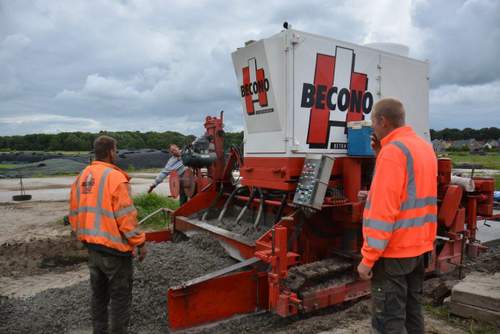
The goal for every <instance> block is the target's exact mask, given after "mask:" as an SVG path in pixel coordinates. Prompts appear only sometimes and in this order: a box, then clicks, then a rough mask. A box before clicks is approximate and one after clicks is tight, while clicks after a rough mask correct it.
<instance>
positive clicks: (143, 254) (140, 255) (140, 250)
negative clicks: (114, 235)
mask: <svg viewBox="0 0 500 334" xmlns="http://www.w3.org/2000/svg"><path fill="white" fill-rule="evenodd" d="M147 253H148V249H147V248H146V243H143V244H142V245H141V246H139V247H137V255H138V258H137V259H138V260H139V262H142V260H144V258H145V257H146V254H147Z"/></svg>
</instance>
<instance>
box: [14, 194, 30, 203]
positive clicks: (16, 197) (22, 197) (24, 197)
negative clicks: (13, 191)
mask: <svg viewBox="0 0 500 334" xmlns="http://www.w3.org/2000/svg"><path fill="white" fill-rule="evenodd" d="M30 199H31V195H14V196H12V200H13V201H16V202H20V201H29V200H30Z"/></svg>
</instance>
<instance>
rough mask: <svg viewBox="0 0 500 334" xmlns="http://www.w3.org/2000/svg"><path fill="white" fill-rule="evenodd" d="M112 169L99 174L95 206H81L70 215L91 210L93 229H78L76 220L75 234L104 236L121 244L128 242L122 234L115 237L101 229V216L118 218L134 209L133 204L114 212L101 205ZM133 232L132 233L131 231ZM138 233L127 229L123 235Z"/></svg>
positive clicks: (77, 191) (77, 193)
mask: <svg viewBox="0 0 500 334" xmlns="http://www.w3.org/2000/svg"><path fill="white" fill-rule="evenodd" d="M111 171H112V169H111V168H106V169H105V170H104V172H103V174H102V176H101V180H100V181H99V189H98V190H97V204H96V206H95V207H93V206H82V207H79V208H78V209H77V210H73V211H71V212H70V216H77V215H78V214H79V213H82V212H92V213H94V214H95V217H94V228H93V229H79V226H78V225H79V224H78V222H77V224H76V225H77V234H84V235H89V236H96V237H104V238H106V239H109V240H111V241H113V242H116V243H122V244H128V242H127V240H124V238H123V236H122V237H116V236H113V235H111V234H110V233H109V232H107V231H102V230H101V217H102V216H106V217H108V218H112V219H118V218H120V217H122V216H125V215H127V214H129V213H130V212H133V211H135V207H134V205H133V204H132V205H130V206H128V207H125V208H122V209H120V210H118V211H116V212H112V211H109V210H106V209H104V208H103V207H102V203H103V200H104V187H105V184H106V180H107V178H108V175H109V173H111ZM79 180H80V177H78V179H77V182H78V183H77V190H76V199H77V203H78V204H80V184H79ZM132 232H134V233H132ZM137 234H140V232H136V231H135V230H133V231H129V232H128V233H125V234H124V236H125V238H127V239H128V238H130V237H131V236H134V235H137Z"/></svg>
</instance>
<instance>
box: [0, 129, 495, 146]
mask: <svg viewBox="0 0 500 334" xmlns="http://www.w3.org/2000/svg"><path fill="white" fill-rule="evenodd" d="M103 134H105V135H109V136H111V137H114V138H116V140H118V147H119V148H126V149H142V148H154V149H167V148H168V145H169V144H171V143H172V144H176V145H178V146H179V147H182V146H184V145H187V144H190V143H191V142H192V141H193V140H194V139H195V136H193V135H183V134H182V133H179V132H174V131H165V132H152V131H149V132H139V131H117V132H108V131H101V132H99V133H90V132H61V133H58V134H44V133H38V134H29V135H23V136H0V150H3V151H7V150H11V151H90V150H92V144H93V142H94V140H95V139H96V138H97V136H100V135H103ZM431 138H432V139H443V140H461V139H476V140H481V141H484V140H491V139H495V140H497V139H500V128H496V127H491V128H482V129H471V128H465V129H463V130H460V129H449V128H446V129H442V130H432V129H431ZM242 143H243V132H226V133H225V145H224V146H225V147H226V149H227V148H228V147H230V146H231V145H237V146H240V145H241V144H242Z"/></svg>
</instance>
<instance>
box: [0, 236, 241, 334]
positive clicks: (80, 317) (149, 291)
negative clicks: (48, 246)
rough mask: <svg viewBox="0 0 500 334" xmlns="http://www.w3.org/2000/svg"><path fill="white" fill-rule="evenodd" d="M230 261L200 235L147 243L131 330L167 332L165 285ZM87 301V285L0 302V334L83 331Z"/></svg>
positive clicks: (137, 273) (137, 278)
mask: <svg viewBox="0 0 500 334" xmlns="http://www.w3.org/2000/svg"><path fill="white" fill-rule="evenodd" d="M221 255H222V256H221ZM233 263H234V260H232V259H231V258H229V256H227V255H225V253H224V251H223V249H222V247H221V246H220V245H219V244H218V242H217V241H215V240H211V239H210V237H208V236H206V235H201V234H198V235H194V236H193V237H192V238H191V239H189V240H188V241H182V242H178V243H171V242H168V243H159V244H150V245H149V254H148V256H147V257H146V259H145V260H144V261H143V262H142V263H138V262H135V273H134V290H133V306H132V318H131V332H132V333H165V332H167V327H166V325H167V310H166V295H167V290H168V287H171V286H175V285H178V284H180V283H182V282H184V281H186V280H189V279H192V278H196V277H198V276H201V275H204V274H206V273H209V272H212V271H215V270H217V269H221V268H224V267H226V266H229V265H231V264H233ZM89 298H90V287H89V282H88V281H85V282H82V283H79V284H76V285H73V286H70V287H66V288H63V289H51V290H47V291H44V292H42V293H39V294H37V295H36V296H34V297H31V298H28V299H26V300H22V299H5V298H2V299H0V319H2V321H1V322H0V333H67V332H70V331H71V330H75V329H89V328H91V319H90V309H89ZM26 319H29V321H26Z"/></svg>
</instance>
